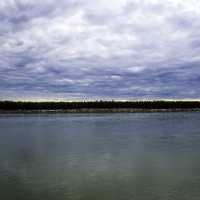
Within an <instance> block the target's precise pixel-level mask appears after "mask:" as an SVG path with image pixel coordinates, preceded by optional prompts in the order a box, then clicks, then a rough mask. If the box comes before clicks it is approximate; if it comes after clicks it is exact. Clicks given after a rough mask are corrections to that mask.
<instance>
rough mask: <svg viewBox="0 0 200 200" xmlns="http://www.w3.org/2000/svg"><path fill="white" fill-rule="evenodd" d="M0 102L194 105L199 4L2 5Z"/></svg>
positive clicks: (153, 0)
mask: <svg viewBox="0 0 200 200" xmlns="http://www.w3.org/2000/svg"><path fill="white" fill-rule="evenodd" d="M0 25H1V26H0V99H1V100H74V99H75V100H76V99H78V100H92V99H95V100H96V99H128V100H134V99H199V98H200V87H199V85H200V1H199V0H162V1H160V0H109V1H108V0H42V1H41V0H0Z"/></svg>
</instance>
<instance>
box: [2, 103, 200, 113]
mask: <svg viewBox="0 0 200 200" xmlns="http://www.w3.org/2000/svg"><path fill="white" fill-rule="evenodd" d="M129 108H130V109H200V101H82V102H22V101H20V102H19V101H17V102H15V101H0V110H5V111H9V110H10V111H12V110H24V111H27V110H69V109H129Z"/></svg>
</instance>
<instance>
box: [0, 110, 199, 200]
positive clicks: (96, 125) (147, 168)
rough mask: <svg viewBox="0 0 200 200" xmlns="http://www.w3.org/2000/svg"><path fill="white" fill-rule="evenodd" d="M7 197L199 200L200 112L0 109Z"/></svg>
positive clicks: (3, 195) (1, 193)
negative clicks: (29, 111)
mask: <svg viewBox="0 0 200 200" xmlns="http://www.w3.org/2000/svg"><path fill="white" fill-rule="evenodd" d="M0 199H2V200H45V199H48V200H199V199H200V113H197V112H196V113H195V112H193V113H192V112H191V113H190V112H187V113H184V112H179V113H132V114H127V113H123V114H50V115H46V114H43V115H39V114H38V115H22V114H16V115H0Z"/></svg>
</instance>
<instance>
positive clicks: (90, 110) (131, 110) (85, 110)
mask: <svg viewBox="0 0 200 200" xmlns="http://www.w3.org/2000/svg"><path fill="white" fill-rule="evenodd" d="M145 112H146V113H153V112H200V109H199V108H193V109H191V108H189V109H182V108H181V109H180V108H176V109H174V108H173V109H140V108H138V109H134V108H111V109H110V108H107V109H105V108H104V109H101V108H96V109H93V108H83V109H59V110H48V109H47V110H0V114H37V113H38V114H43V113H44V114H51V113H52V114H56V113H145Z"/></svg>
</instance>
